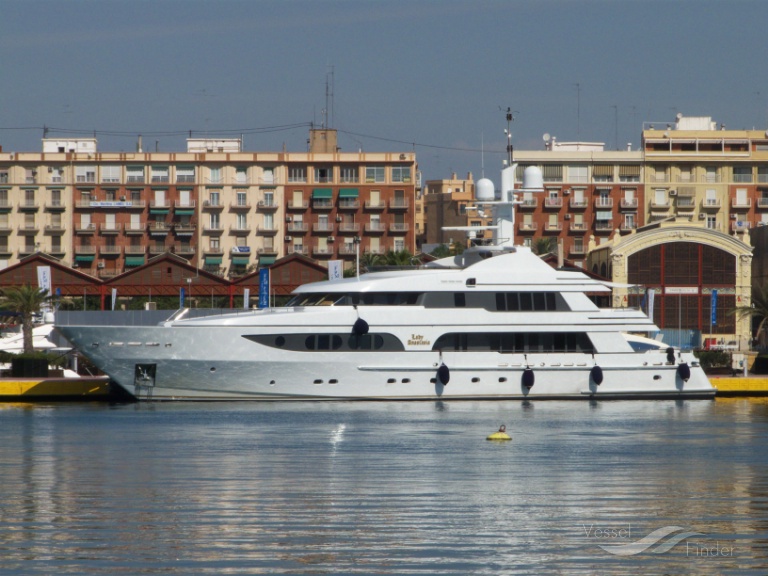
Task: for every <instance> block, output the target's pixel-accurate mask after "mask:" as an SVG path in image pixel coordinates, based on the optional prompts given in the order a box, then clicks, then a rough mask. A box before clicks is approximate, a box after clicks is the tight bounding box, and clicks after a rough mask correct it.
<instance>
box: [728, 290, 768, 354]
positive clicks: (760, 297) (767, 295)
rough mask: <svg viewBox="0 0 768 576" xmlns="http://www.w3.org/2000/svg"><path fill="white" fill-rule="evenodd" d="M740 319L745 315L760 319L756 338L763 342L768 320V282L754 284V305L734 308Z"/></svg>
mask: <svg viewBox="0 0 768 576" xmlns="http://www.w3.org/2000/svg"><path fill="white" fill-rule="evenodd" d="M734 312H735V313H736V315H737V316H738V317H739V319H743V318H745V317H749V318H757V319H759V324H758V325H757V332H756V333H755V340H757V341H758V342H761V341H762V339H763V337H764V336H765V332H766V330H765V329H766V322H768V282H766V283H764V284H757V285H754V286H752V305H751V306H738V307H737V308H736V310H734Z"/></svg>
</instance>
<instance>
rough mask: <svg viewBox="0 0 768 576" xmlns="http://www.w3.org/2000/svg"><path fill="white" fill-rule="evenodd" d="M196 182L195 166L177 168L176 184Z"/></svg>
mask: <svg viewBox="0 0 768 576" xmlns="http://www.w3.org/2000/svg"><path fill="white" fill-rule="evenodd" d="M194 181H195V167H194V166H177V167H176V182H194Z"/></svg>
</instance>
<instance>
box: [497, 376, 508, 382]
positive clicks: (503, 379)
mask: <svg viewBox="0 0 768 576" xmlns="http://www.w3.org/2000/svg"><path fill="white" fill-rule="evenodd" d="M506 381H507V379H506V378H505V377H504V376H502V377H501V378H499V382H506Z"/></svg>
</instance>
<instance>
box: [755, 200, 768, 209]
mask: <svg viewBox="0 0 768 576" xmlns="http://www.w3.org/2000/svg"><path fill="white" fill-rule="evenodd" d="M757 208H758V210H765V209H766V208H768V198H758V199H757Z"/></svg>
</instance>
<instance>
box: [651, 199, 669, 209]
mask: <svg viewBox="0 0 768 576" xmlns="http://www.w3.org/2000/svg"><path fill="white" fill-rule="evenodd" d="M669 207H670V203H669V200H668V199H666V198H665V199H664V200H651V210H668V209H669Z"/></svg>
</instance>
